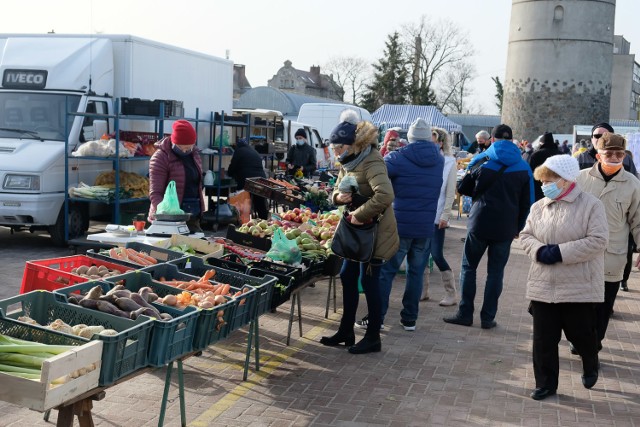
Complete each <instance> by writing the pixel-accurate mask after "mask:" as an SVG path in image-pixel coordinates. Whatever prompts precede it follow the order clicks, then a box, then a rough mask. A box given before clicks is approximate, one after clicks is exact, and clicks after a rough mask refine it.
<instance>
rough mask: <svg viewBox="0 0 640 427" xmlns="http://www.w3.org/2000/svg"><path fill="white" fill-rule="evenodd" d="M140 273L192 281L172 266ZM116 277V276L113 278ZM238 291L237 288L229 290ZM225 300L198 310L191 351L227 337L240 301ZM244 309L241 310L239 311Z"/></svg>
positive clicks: (233, 299) (160, 265)
mask: <svg viewBox="0 0 640 427" xmlns="http://www.w3.org/2000/svg"><path fill="white" fill-rule="evenodd" d="M140 271H143V272H145V273H148V274H150V275H151V276H152V277H153V278H154V279H156V280H157V279H160V278H165V279H167V280H193V279H195V277H194V276H189V275H187V274H183V273H180V272H178V270H177V269H176V268H175V266H174V265H169V264H158V265H154V266H149V267H146V268H144V269H142V270H140ZM114 277H116V276H114ZM174 289H175V288H174ZM231 289H232V291H238V290H239V289H237V288H233V287H232V288H231ZM225 298H227V302H226V303H224V304H219V305H217V306H215V307H213V308H210V309H200V317H199V318H198V324H197V326H196V331H195V333H194V340H193V349H194V350H202V349H204V348H206V347H208V346H209V345H211V344H214V343H216V342H218V341H220V340H221V339H224V338H226V337H227V336H229V333H230V332H231V324H232V323H233V319H234V317H235V312H236V310H237V308H238V303H239V302H240V299H238V298H230V297H225ZM243 309H244V307H243V308H242V309H241V311H242V310H243ZM220 312H222V314H220Z"/></svg>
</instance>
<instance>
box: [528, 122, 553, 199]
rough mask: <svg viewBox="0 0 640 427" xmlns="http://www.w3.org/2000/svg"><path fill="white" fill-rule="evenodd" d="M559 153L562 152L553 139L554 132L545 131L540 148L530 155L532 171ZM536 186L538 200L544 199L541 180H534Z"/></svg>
mask: <svg viewBox="0 0 640 427" xmlns="http://www.w3.org/2000/svg"><path fill="white" fill-rule="evenodd" d="M558 154H561V153H560V150H559V149H558V146H557V145H556V143H555V141H554V140H553V134H552V133H551V132H545V134H544V135H542V137H540V148H538V149H537V150H536V151H534V152H533V153H531V157H529V167H531V172H533V171H534V170H536V168H537V167H538V166H540V165H541V164H543V163H544V161H545V160H547V159H548V158H549V157H551V156H556V155H558ZM534 186H535V197H536V200H540V199H542V198H543V197H544V194H542V183H541V182H540V181H534Z"/></svg>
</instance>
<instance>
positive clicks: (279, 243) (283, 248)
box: [267, 228, 302, 264]
mask: <svg viewBox="0 0 640 427" xmlns="http://www.w3.org/2000/svg"><path fill="white" fill-rule="evenodd" d="M267 256H268V257H269V258H271V259H273V260H275V261H282V262H284V263H286V264H296V263H300V262H301V261H302V254H301V253H300V249H299V248H298V244H297V243H296V241H295V240H289V239H287V236H285V234H284V231H282V229H281V228H276V231H275V232H274V233H273V237H272V238H271V249H270V250H269V252H267Z"/></svg>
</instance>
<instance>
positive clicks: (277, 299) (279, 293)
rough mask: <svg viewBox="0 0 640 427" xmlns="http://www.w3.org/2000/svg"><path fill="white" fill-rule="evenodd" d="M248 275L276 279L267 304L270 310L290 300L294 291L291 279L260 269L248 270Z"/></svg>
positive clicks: (284, 275)
mask: <svg viewBox="0 0 640 427" xmlns="http://www.w3.org/2000/svg"><path fill="white" fill-rule="evenodd" d="M248 274H249V275H250V276H255V277H265V276H273V277H275V278H276V281H275V283H274V285H273V291H272V293H271V301H270V303H269V308H270V310H273V309H275V308H276V307H278V306H280V305H282V304H284V303H285V302H287V301H289V299H291V292H292V291H293V289H294V284H293V277H291V276H287V275H286V274H280V273H274V272H273V271H268V270H263V269H261V268H250V269H249V273H248Z"/></svg>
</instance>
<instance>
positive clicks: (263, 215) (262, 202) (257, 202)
mask: <svg viewBox="0 0 640 427" xmlns="http://www.w3.org/2000/svg"><path fill="white" fill-rule="evenodd" d="M251 202H252V203H253V210H254V211H255V212H256V214H257V215H258V218H260V219H269V206H268V204H267V199H265V198H264V197H262V196H256V195H255V194H252V195H251Z"/></svg>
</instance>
